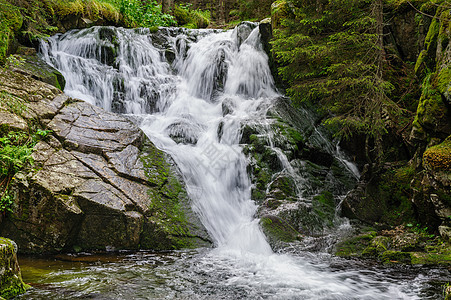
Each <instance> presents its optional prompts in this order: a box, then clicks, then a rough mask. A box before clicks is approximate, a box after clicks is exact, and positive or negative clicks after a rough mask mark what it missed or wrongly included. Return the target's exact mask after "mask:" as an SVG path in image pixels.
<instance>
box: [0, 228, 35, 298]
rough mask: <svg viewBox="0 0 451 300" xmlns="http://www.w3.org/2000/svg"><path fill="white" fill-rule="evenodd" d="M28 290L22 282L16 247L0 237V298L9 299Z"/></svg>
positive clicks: (10, 241) (8, 240)
mask: <svg viewBox="0 0 451 300" xmlns="http://www.w3.org/2000/svg"><path fill="white" fill-rule="evenodd" d="M27 288H29V286H28V285H26V284H25V283H24V282H23V281H22V275H21V273H20V268H19V262H18V261H17V245H16V243H15V242H14V241H12V240H10V239H6V238H2V237H0V298H1V299H10V298H13V297H15V296H17V295H19V294H22V293H25V291H26V289H27Z"/></svg>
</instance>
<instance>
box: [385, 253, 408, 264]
mask: <svg viewBox="0 0 451 300" xmlns="http://www.w3.org/2000/svg"><path fill="white" fill-rule="evenodd" d="M380 259H381V260H382V261H383V262H384V263H385V264H393V263H406V264H410V263H411V262H412V256H411V254H410V253H409V252H400V251H392V250H387V251H385V252H384V253H382V254H381V255H380Z"/></svg>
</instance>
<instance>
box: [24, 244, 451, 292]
mask: <svg viewBox="0 0 451 300" xmlns="http://www.w3.org/2000/svg"><path fill="white" fill-rule="evenodd" d="M240 255H241V254H240ZM253 255H254V254H248V256H249V257H247V258H245V259H243V257H239V256H237V253H218V251H217V250H216V249H213V250H212V249H197V250H190V251H174V252H166V253H152V252H137V253H112V254H102V255H99V254H88V253H83V254H78V255H60V256H52V257H30V256H22V257H20V259H19V261H20V264H21V268H22V275H23V279H24V281H25V282H27V283H28V284H30V285H31V286H32V288H31V289H30V290H29V291H28V292H27V293H26V294H24V295H22V296H21V297H19V298H20V299H431V300H432V299H441V298H443V286H444V285H445V284H446V282H448V281H450V280H451V276H450V271H449V270H448V269H446V268H425V267H423V266H419V267H412V266H381V265H379V264H376V263H375V262H371V261H359V260H344V259H340V258H336V257H333V256H330V255H328V254H319V253H309V252H303V253H298V254H290V256H286V255H283V254H274V255H272V256H268V257H267V258H266V259H265V260H262V259H261V257H260V258H255V257H252V256H253ZM234 257H235V258H234ZM243 265H245V266H243Z"/></svg>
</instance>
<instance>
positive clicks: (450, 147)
mask: <svg viewBox="0 0 451 300" xmlns="http://www.w3.org/2000/svg"><path fill="white" fill-rule="evenodd" d="M423 164H424V166H425V167H426V169H429V170H434V171H447V172H450V171H451V136H449V137H448V138H447V139H446V140H445V141H443V142H442V143H441V144H439V145H436V146H433V147H431V148H429V149H427V150H426V151H425V152H424V154H423Z"/></svg>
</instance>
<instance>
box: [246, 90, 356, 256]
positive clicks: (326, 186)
mask: <svg viewBox="0 0 451 300" xmlns="http://www.w3.org/2000/svg"><path fill="white" fill-rule="evenodd" d="M265 118H266V123H264V124H263V123H259V122H258V120H255V119H252V120H249V122H248V123H246V124H244V126H243V128H242V138H241V142H240V143H241V144H245V145H244V150H243V151H244V153H245V154H246V155H247V156H248V159H249V166H248V173H249V174H250V179H251V182H252V199H253V200H254V201H255V202H256V203H257V204H258V205H259V209H258V216H259V217H260V218H261V226H262V228H263V231H264V232H265V234H266V235H267V237H268V239H269V241H270V243H271V246H272V247H273V248H276V249H277V248H282V247H284V245H285V246H286V243H289V242H293V241H296V240H299V239H300V237H301V235H306V236H321V235H323V233H324V231H325V230H327V229H328V228H331V227H333V225H334V224H333V222H334V218H335V208H336V206H337V204H338V196H339V195H342V194H343V193H345V192H346V191H347V190H349V189H350V188H351V187H352V186H353V185H354V183H355V178H354V176H353V174H352V173H351V172H349V170H347V169H346V167H345V165H344V161H343V160H340V158H339V157H338V156H337V154H336V152H335V147H334V146H332V144H331V143H330V142H329V138H330V137H327V138H326V136H327V132H326V131H325V130H323V128H317V129H315V124H317V122H318V119H317V116H315V114H313V113H312V112H311V111H308V110H307V109H305V108H302V107H299V108H296V109H295V108H293V107H292V106H291V103H290V102H289V99H286V98H279V99H277V100H275V101H274V106H272V107H271V108H269V110H268V112H267V116H265ZM312 244H313V243H312Z"/></svg>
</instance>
